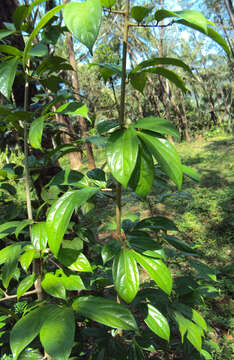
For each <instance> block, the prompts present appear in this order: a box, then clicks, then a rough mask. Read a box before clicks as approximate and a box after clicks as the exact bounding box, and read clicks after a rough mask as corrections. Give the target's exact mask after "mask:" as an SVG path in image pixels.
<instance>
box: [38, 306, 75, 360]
mask: <svg viewBox="0 0 234 360" xmlns="http://www.w3.org/2000/svg"><path fill="white" fill-rule="evenodd" d="M74 336H75V318H74V312H73V310H72V309H71V308H68V307H60V306H56V305H55V306H54V308H53V309H52V311H50V312H49V313H48V314H47V318H46V320H45V321H44V322H43V324H42V327H41V330H40V340H41V343H42V346H43V347H44V349H45V351H46V352H47V354H48V355H50V356H51V357H52V358H53V359H54V360H67V359H68V358H69V356H70V353H71V350H72V347H73V345H74Z"/></svg>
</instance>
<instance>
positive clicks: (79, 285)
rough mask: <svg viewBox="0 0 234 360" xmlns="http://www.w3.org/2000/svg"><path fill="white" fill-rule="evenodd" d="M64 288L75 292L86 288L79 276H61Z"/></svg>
mask: <svg viewBox="0 0 234 360" xmlns="http://www.w3.org/2000/svg"><path fill="white" fill-rule="evenodd" d="M59 279H61V281H62V283H63V285H64V287H65V289H66V290H69V291H75V290H85V289H86V287H85V285H84V283H83V281H82V279H81V277H80V276H79V275H69V276H66V275H65V274H63V276H62V277H60V278H59Z"/></svg>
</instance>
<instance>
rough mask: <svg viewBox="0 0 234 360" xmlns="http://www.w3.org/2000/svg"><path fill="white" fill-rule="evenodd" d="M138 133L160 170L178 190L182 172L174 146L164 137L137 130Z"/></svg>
mask: <svg viewBox="0 0 234 360" xmlns="http://www.w3.org/2000/svg"><path fill="white" fill-rule="evenodd" d="M138 135H139V136H140V138H141V139H142V140H143V141H144V143H145V145H146V146H147V148H148V150H149V151H150V152H151V153H152V154H153V156H154V157H155V158H156V160H157V161H158V163H159V165H160V167H161V168H162V170H163V171H164V172H165V173H166V174H167V175H168V176H169V178H170V179H171V180H172V181H173V182H174V183H175V184H176V185H177V187H178V189H179V190H180V188H181V185H182V178H183V173H182V166H181V162H180V158H179V155H178V154H177V152H176V150H175V148H174V147H173V146H172V145H171V144H170V143H169V141H167V140H166V139H163V138H160V137H156V136H154V135H152V134H149V133H143V132H138Z"/></svg>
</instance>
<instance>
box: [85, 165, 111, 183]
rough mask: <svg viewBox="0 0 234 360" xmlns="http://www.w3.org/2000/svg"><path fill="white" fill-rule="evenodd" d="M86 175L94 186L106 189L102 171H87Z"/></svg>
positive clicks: (104, 176) (97, 169)
mask: <svg viewBox="0 0 234 360" xmlns="http://www.w3.org/2000/svg"><path fill="white" fill-rule="evenodd" d="M86 175H87V177H88V178H89V179H91V181H92V182H93V183H94V184H95V185H97V186H99V187H106V174H105V172H104V171H103V170H102V169H99V168H95V169H93V170H90V171H88V172H87V174H86Z"/></svg>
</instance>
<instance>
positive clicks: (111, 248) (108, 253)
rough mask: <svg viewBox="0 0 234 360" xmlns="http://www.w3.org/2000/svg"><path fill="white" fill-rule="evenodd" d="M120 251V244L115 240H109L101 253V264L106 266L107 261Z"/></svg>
mask: <svg viewBox="0 0 234 360" xmlns="http://www.w3.org/2000/svg"><path fill="white" fill-rule="evenodd" d="M120 249H121V244H120V242H119V241H117V240H115V239H111V240H109V241H107V242H106V243H105V244H104V245H103V247H102V251H101V255H102V261H103V264H106V263H107V262H108V261H109V260H111V259H112V258H113V257H114V256H115V255H117V253H118V252H119V251H120Z"/></svg>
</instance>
